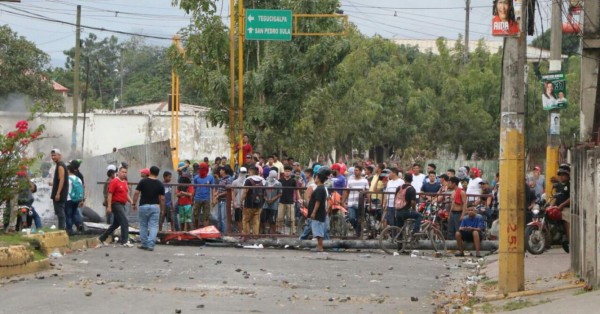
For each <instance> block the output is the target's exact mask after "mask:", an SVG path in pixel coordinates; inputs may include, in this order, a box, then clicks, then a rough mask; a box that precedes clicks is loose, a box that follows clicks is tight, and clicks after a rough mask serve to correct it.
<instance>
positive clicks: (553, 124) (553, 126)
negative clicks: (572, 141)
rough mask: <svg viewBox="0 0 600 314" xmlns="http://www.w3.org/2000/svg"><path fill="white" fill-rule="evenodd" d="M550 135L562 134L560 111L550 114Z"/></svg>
mask: <svg viewBox="0 0 600 314" xmlns="http://www.w3.org/2000/svg"><path fill="white" fill-rule="evenodd" d="M550 135H560V113H556V112H553V113H551V114H550Z"/></svg>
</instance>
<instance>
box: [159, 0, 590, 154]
mask: <svg viewBox="0 0 600 314" xmlns="http://www.w3.org/2000/svg"><path fill="white" fill-rule="evenodd" d="M174 4H178V5H180V7H182V9H184V10H185V11H186V12H188V13H191V14H193V16H194V17H195V23H194V25H193V27H192V28H188V29H185V30H182V32H183V38H184V39H186V40H184V42H186V45H185V51H186V57H185V59H184V57H183V56H181V54H180V53H179V52H177V51H176V50H175V49H173V48H171V50H170V52H169V54H168V55H169V57H170V59H171V60H172V61H173V62H174V64H175V69H176V71H177V72H178V73H180V74H181V75H182V86H183V90H184V91H183V94H184V95H194V99H195V100H198V101H199V102H200V103H202V104H203V105H206V106H208V107H210V108H211V111H210V113H209V120H210V121H211V122H212V123H214V124H228V122H229V110H230V108H229V106H230V105H229V104H230V95H229V93H230V90H229V83H230V81H229V38H228V36H229V32H228V29H227V26H226V25H224V24H223V22H222V20H221V19H220V17H218V16H216V14H215V13H216V10H215V6H214V3H213V2H212V1H208V0H183V1H175V2H174ZM245 7H246V8H268V9H292V10H293V11H294V13H332V12H335V10H336V9H338V8H339V7H340V2H339V1H336V0H327V1H274V0H262V1H252V2H246V3H245ZM298 27H299V29H300V30H303V31H309V30H310V31H311V32H334V31H339V29H340V27H341V25H340V23H339V20H336V19H332V18H327V19H298ZM237 40H238V39H237V34H236V43H235V45H236V47H237ZM539 41H543V40H541V39H539ZM243 44H244V132H245V133H246V134H249V135H250V137H251V139H252V141H253V143H254V146H255V147H257V148H258V149H259V150H260V152H261V153H265V154H266V153H272V152H284V153H287V154H288V155H292V156H294V157H296V158H297V159H308V158H310V157H314V156H315V155H316V154H317V153H321V154H323V153H324V152H328V151H330V150H331V149H332V148H336V149H337V150H338V152H340V151H341V153H342V154H349V153H350V151H351V150H352V149H358V150H365V149H369V148H371V147H374V146H378V145H382V146H383V145H385V144H387V145H389V146H390V147H393V148H394V149H395V150H396V153H398V156H401V157H402V158H407V159H410V158H413V157H414V156H416V155H420V156H431V155H435V153H436V151H437V150H438V149H439V148H444V149H447V150H449V151H451V152H453V153H458V152H460V151H462V152H464V153H466V154H467V157H469V158H471V157H474V158H495V157H497V156H498V142H499V125H500V123H499V118H500V88H501V84H500V82H501V74H502V73H501V72H502V52H501V51H492V52H490V51H488V50H487V49H486V48H485V46H484V44H483V41H481V42H480V43H479V44H478V47H477V49H476V50H475V51H474V52H472V53H471V54H470V57H469V60H468V62H467V63H465V62H464V61H463V52H464V46H463V45H462V41H461V39H459V40H457V41H456V42H455V43H449V42H448V41H447V40H446V39H444V38H439V39H438V40H437V50H438V51H439V52H440V53H439V55H434V54H432V53H431V52H418V50H417V48H416V47H406V46H398V45H396V44H395V43H393V42H391V41H389V40H387V39H384V38H381V37H380V36H373V37H365V36H363V35H362V34H360V32H359V31H358V30H357V29H356V27H355V26H353V25H350V30H349V33H348V35H347V36H338V37H311V36H294V37H293V40H292V41H290V42H260V41H255V42H253V41H245V42H244V43H243ZM236 57H237V56H236ZM186 60H191V61H192V64H188V63H186V62H185V61H186ZM577 62H578V59H577V58H573V59H572V60H569V64H568V65H567V67H566V68H567V71H568V74H567V79H568V80H569V94H570V103H572V104H573V105H572V106H571V105H570V107H569V109H567V110H566V111H565V112H563V118H562V119H561V121H562V126H561V128H562V129H563V132H564V134H565V135H564V136H565V138H564V139H563V141H567V137H568V136H571V135H568V134H572V133H573V132H575V131H576V129H577V126H578V124H579V122H578V121H579V120H578V117H577V115H576V113H577V112H578V108H577V103H578V95H576V94H578V88H577V86H579V85H578V84H579V83H578V78H577V77H578V71H579V70H578V66H577V64H576V63H577ZM237 66H238V65H237V62H236V69H235V71H236V74H237V71H238V69H237ZM541 72H543V65H542V67H532V69H531V70H530V73H529V78H530V79H529V81H530V84H529V97H528V117H527V119H528V126H529V130H528V138H529V142H528V144H529V147H530V148H533V147H537V146H538V145H539V146H543V145H545V136H546V122H544V121H545V119H547V113H546V112H543V111H542V110H541V105H540V104H539V99H537V98H539V97H537V95H538V94H539V93H540V92H539V86H538V84H537V81H538V79H537V78H536V75H539V73H541ZM184 77H185V79H184ZM531 82H536V83H531ZM236 88H237V82H236ZM236 94H237V91H236ZM236 107H237V102H236ZM569 143H570V142H569ZM542 153H543V152H542Z"/></svg>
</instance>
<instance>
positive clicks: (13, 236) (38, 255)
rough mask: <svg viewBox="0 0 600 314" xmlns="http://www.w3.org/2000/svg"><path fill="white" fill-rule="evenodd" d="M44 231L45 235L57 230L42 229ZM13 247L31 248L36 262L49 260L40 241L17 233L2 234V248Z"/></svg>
mask: <svg viewBox="0 0 600 314" xmlns="http://www.w3.org/2000/svg"><path fill="white" fill-rule="evenodd" d="M42 231H44V232H45V233H48V232H53V231H56V230H51V229H50V228H42ZM11 245H24V246H25V247H27V248H29V250H30V251H31V252H32V253H33V259H34V260H35V261H39V260H43V259H45V258H47V256H46V255H45V254H44V253H42V252H41V251H40V250H39V248H40V243H39V242H38V240H36V239H33V238H29V237H26V236H25V234H23V233H20V232H17V233H2V232H0V247H2V246H11Z"/></svg>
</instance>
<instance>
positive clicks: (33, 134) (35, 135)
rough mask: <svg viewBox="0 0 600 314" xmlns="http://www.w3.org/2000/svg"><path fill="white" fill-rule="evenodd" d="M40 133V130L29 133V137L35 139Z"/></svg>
mask: <svg viewBox="0 0 600 314" xmlns="http://www.w3.org/2000/svg"><path fill="white" fill-rule="evenodd" d="M40 135H42V132H40V131H37V132H33V133H31V135H30V136H29V137H31V139H32V140H35V139H36V138H38V137H39V136H40Z"/></svg>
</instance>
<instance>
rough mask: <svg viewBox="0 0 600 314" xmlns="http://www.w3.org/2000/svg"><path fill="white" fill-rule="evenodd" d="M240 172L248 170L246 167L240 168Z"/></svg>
mask: <svg viewBox="0 0 600 314" xmlns="http://www.w3.org/2000/svg"><path fill="white" fill-rule="evenodd" d="M240 172H248V169H246V167H242V168H240Z"/></svg>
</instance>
